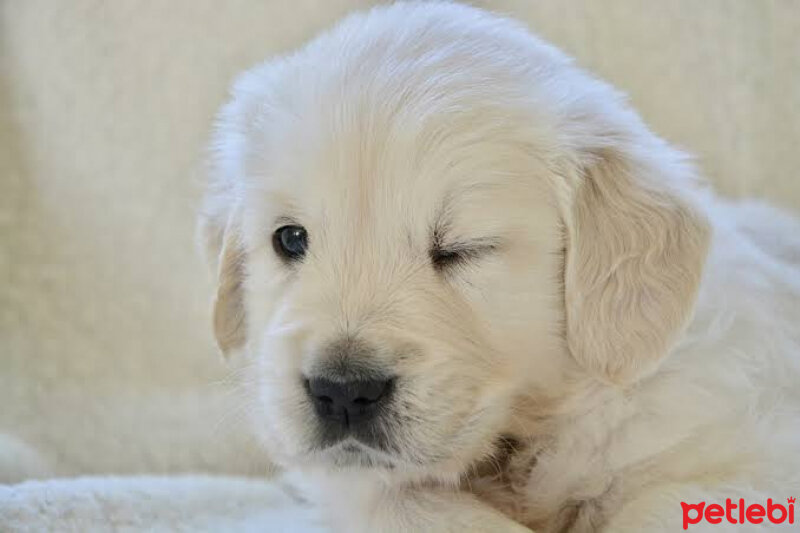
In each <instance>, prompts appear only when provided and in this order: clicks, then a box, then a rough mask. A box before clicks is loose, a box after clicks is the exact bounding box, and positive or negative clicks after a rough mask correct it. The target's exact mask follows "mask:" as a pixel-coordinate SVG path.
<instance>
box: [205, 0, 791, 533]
mask: <svg viewBox="0 0 800 533" xmlns="http://www.w3.org/2000/svg"><path fill="white" fill-rule="evenodd" d="M753 212H755V213H757V216H756V217H753V216H752V213H753ZM741 213H747V214H748V215H747V216H746V217H743V216H741ZM752 218H758V219H759V223H758V224H755V225H750V224H748V222H749V221H751V220H752ZM791 227H795V228H797V227H798V226H797V224H796V222H795V221H794V220H793V219H792V218H791V217H788V216H785V215H781V214H775V213H774V212H773V211H772V210H771V209H770V208H766V207H758V206H755V207H753V206H751V208H750V209H747V210H741V209H740V208H739V207H737V206H733V205H728V204H725V203H723V202H722V201H720V200H718V199H715V198H714V197H713V195H712V194H711V193H710V192H708V191H707V190H705V189H704V188H703V187H702V185H701V184H700V183H699V180H698V176H697V175H696V173H695V170H694V168H693V167H692V165H691V164H690V162H688V161H687V158H686V157H685V156H684V155H683V154H681V153H680V152H678V151H676V150H675V149H673V148H672V147H670V146H669V145H667V144H666V143H665V142H664V141H662V140H661V139H660V138H658V137H657V136H655V135H654V134H653V133H652V132H650V131H649V130H648V128H647V127H646V126H645V125H644V124H643V123H642V121H641V119H640V118H639V116H638V115H637V114H636V113H635V112H634V111H633V110H631V109H630V108H629V107H628V106H627V105H626V103H625V100H624V98H623V97H621V95H620V94H619V93H617V92H616V91H615V90H614V89H612V88H611V87H610V86H608V85H606V84H605V83H603V82H601V81H598V80H596V79H595V78H593V77H591V76H589V75H587V74H586V73H585V72H583V71H581V70H580V69H579V68H578V67H576V66H575V65H574V64H573V63H572V62H571V61H570V60H569V59H568V58H567V57H565V56H564V55H563V54H562V53H560V52H559V51H558V50H556V49H555V48H553V47H551V46H549V45H548V44H545V43H544V42H542V41H540V40H539V39H538V38H536V37H535V36H533V35H531V34H530V33H529V32H528V31H526V30H525V29H524V28H522V27H521V26H520V25H518V24H515V23H514V22H511V21H509V20H506V19H503V18H499V17H496V16H493V15H491V14H488V13H486V12H483V11H481V10H478V9H474V8H470V7H465V6H461V5H457V4H451V3H397V4H394V5H390V6H384V7H379V8H376V9H373V10H372V11H369V12H368V13H364V14H356V15H353V16H351V17H349V18H347V19H346V20H344V21H343V22H342V23H341V24H339V25H338V26H336V27H335V28H333V29H332V30H330V31H328V32H326V33H324V34H322V35H321V36H319V37H318V38H316V39H315V40H313V41H312V42H310V43H309V44H308V45H306V46H305V47H304V48H302V49H300V50H299V51H297V52H294V53H291V54H288V55H285V56H283V57H279V58H275V59H272V60H270V61H268V62H266V63H264V64H262V65H260V66H257V67H256V68H254V69H253V70H251V71H249V72H247V73H245V74H244V75H242V76H241V77H240V78H239V79H238V81H237V82H236V83H235V85H234V88H233V90H232V98H231V101H230V103H228V104H227V105H226V106H225V107H224V108H223V109H222V111H221V113H220V116H219V122H218V127H217V130H216V136H215V140H214V146H213V179H212V181H211V184H210V187H209V190H208V195H207V199H206V204H205V209H204V212H203V216H202V217H201V228H202V233H203V236H204V238H205V241H206V243H207V247H208V250H209V253H210V256H211V258H212V260H213V263H214V265H215V268H216V272H217V273H218V281H219V285H218V291H217V294H216V303H215V312H214V331H215V334H216V338H217V341H218V343H219V346H220V348H221V349H222V351H223V352H225V353H226V354H231V355H235V359H236V360H238V361H240V362H241V364H242V365H244V369H243V370H242V373H243V375H244V376H245V384H246V390H247V401H248V402H250V410H251V411H252V412H253V413H254V416H253V423H254V424H255V425H256V427H257V429H258V431H259V433H260V434H261V436H262V437H263V442H264V445H265V446H266V448H267V450H268V453H269V454H270V457H271V458H272V459H273V460H274V461H275V462H276V463H277V464H278V465H280V466H281V467H282V468H283V469H284V471H285V472H286V473H287V479H291V480H292V481H293V482H294V483H296V485H297V490H299V491H300V494H302V495H303V497H304V498H305V499H307V500H308V501H309V502H311V503H312V504H313V508H314V509H315V510H316V511H317V512H319V513H320V516H321V519H322V521H323V523H324V524H326V525H327V526H330V527H331V528H332V529H334V530H340V531H363V532H374V531H404V530H409V531H414V530H416V531H463V530H485V531H500V530H504V529H508V530H513V529H515V528H516V529H519V530H525V529H526V528H533V529H534V530H536V531H577V532H582V531H597V530H606V531H613V532H618V531H636V532H641V531H678V530H682V528H684V527H687V528H694V529H699V528H702V527H710V528H711V529H712V530H714V531H716V530H717V529H714V525H713V524H716V523H719V522H718V520H721V521H722V523H723V524H724V525H725V526H719V527H720V528H723V527H724V528H725V530H726V531H732V530H734V529H735V528H742V529H743V530H749V529H750V528H753V527H756V526H755V525H754V524H756V523H758V522H756V521H755V520H757V519H758V517H759V512H758V509H756V510H755V511H753V513H752V517H751V516H750V511H749V507H750V506H753V505H761V506H763V507H764V509H763V510H764V511H765V513H767V511H771V512H772V515H769V516H768V517H767V516H765V515H763V514H762V515H761V516H762V522H763V524H767V525H769V524H771V522H770V520H771V519H772V518H771V517H774V518H775V519H776V520H777V518H779V517H780V515H781V513H780V512H779V510H776V509H777V507H776V505H778V504H781V505H782V509H783V510H784V511H786V518H785V521H786V523H788V520H789V518H788V516H789V511H791V516H792V520H794V518H793V517H794V507H793V506H794V504H793V503H791V502H790V501H789V500H787V498H790V497H792V496H794V495H795V492H798V489H799V488H800V423H798V422H800V416H798V409H799V407H800V392H799V391H800V386H798V376H800V372H798V368H799V366H800V365H799V364H798V363H799V362H800V359H798V353H799V350H800V331H799V330H800V327H799V326H798V324H800V309H799V308H800V304H799V303H798V302H800V275H799V274H798V270H797V269H796V265H792V262H791V257H793V256H792V254H791V253H789V252H791V251H792V250H795V251H797V250H800V244H798V240H797V239H798V237H797V235H798V232H797V231H796V230H795V231H794V233H792V231H791V229H790V228H791ZM765 229H766V232H767V233H770V234H775V235H779V234H783V235H785V238H783V239H777V238H767V237H766V236H765V237H764V238H763V241H762V239H761V238H760V237H759V235H761V234H763V233H765ZM792 239H794V240H792ZM778 252H785V253H778ZM768 499H770V502H771V503H770V504H769V505H772V507H769V508H767V507H768V502H767V500H768ZM701 502H702V505H701ZM726 502H727V503H728V504H731V503H735V504H736V505H738V506H740V507H741V508H742V509H741V510H742V513H741V514H740V512H739V510H732V509H726V508H725V506H726ZM718 507H719V509H722V512H723V515H722V518H719V516H718ZM746 508H747V509H746ZM737 509H738V508H737ZM745 510H747V512H744V511H745ZM767 514H769V513H767ZM750 518H752V519H753V520H752V521H751V520H750ZM732 520H733V521H732ZM720 530H721V529H720Z"/></svg>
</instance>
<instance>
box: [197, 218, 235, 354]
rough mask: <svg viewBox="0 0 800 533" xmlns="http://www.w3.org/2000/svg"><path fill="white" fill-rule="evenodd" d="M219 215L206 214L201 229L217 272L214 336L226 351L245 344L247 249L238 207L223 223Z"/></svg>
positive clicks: (223, 350) (201, 222)
mask: <svg viewBox="0 0 800 533" xmlns="http://www.w3.org/2000/svg"><path fill="white" fill-rule="evenodd" d="M220 222H221V221H220V220H219V217H215V216H213V215H209V216H204V217H202V218H201V221H200V232H201V234H202V237H203V238H204V239H205V243H206V249H207V253H208V257H209V259H211V263H212V266H213V267H214V269H215V270H216V275H217V293H216V297H215V299H214V315H213V316H214V318H213V325H214V336H215V337H216V340H217V345H218V346H219V348H220V350H221V351H222V353H223V355H226V356H227V355H228V354H229V353H231V352H232V351H233V350H236V349H239V348H241V347H242V346H243V345H244V342H245V335H246V324H245V313H244V299H243V297H244V294H243V289H242V284H243V282H244V276H245V261H244V259H245V253H244V247H243V246H242V243H241V235H240V231H241V227H240V226H241V225H240V223H239V221H238V216H237V215H236V211H233V212H232V213H231V214H230V215H229V216H228V218H227V220H226V221H225V222H224V224H223V223H220Z"/></svg>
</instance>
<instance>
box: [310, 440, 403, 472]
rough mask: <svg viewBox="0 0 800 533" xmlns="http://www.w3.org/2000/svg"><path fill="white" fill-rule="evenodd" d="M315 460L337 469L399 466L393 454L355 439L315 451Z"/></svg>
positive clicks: (324, 465) (379, 468) (385, 468)
mask: <svg viewBox="0 0 800 533" xmlns="http://www.w3.org/2000/svg"><path fill="white" fill-rule="evenodd" d="M314 462H315V463H317V464H319V465H320V466H323V467H328V468H333V469H336V470H342V469H351V470H353V469H370V470H394V469H395V468H397V466H398V463H397V461H396V459H394V458H393V457H392V456H391V455H389V454H387V453H385V452H381V451H379V450H376V449H374V448H371V447H369V446H366V445H364V444H362V443H360V442H358V441H357V440H355V439H346V440H343V441H341V442H339V443H338V444H335V445H333V446H329V447H327V448H325V449H323V450H320V451H318V452H315V454H314Z"/></svg>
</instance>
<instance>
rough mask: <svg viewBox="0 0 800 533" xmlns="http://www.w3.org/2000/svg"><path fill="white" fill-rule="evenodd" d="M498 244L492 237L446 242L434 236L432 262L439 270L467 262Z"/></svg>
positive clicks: (492, 249) (494, 248)
mask: <svg viewBox="0 0 800 533" xmlns="http://www.w3.org/2000/svg"><path fill="white" fill-rule="evenodd" d="M497 247H498V244H497V242H495V241H494V240H491V239H476V240H473V241H464V242H454V243H449V244H444V243H442V242H440V240H439V239H438V238H437V237H434V240H433V245H432V246H431V249H430V257H431V264H433V267H434V268H435V269H436V270H438V271H440V272H441V271H445V270H447V269H450V268H453V267H456V266H461V265H464V264H467V263H469V262H471V261H475V260H477V259H479V258H480V257H482V256H484V255H487V254H490V253H492V252H494V251H496V250H497Z"/></svg>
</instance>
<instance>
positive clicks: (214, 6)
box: [0, 0, 800, 482]
mask: <svg viewBox="0 0 800 533" xmlns="http://www.w3.org/2000/svg"><path fill="white" fill-rule="evenodd" d="M375 3H377V2H369V1H358V0H292V1H291V2H286V1H284V0H272V1H257V0H227V1H225V2H218V1H212V0H170V1H166V0H120V1H114V2H109V1H104V0H69V1H54V0H0V482H11V481H16V480H20V479H24V478H27V477H48V476H53V475H57V476H64V475H74V474H82V473H101V472H102V473H137V472H156V473H165V472H185V471H206V472H235V473H253V474H255V473H260V472H263V471H264V469H265V464H266V463H265V461H264V459H263V457H262V456H261V454H260V453H258V452H257V451H256V449H255V446H254V444H253V439H252V437H251V436H250V434H249V431H248V430H247V428H246V426H245V424H243V423H242V419H243V416H242V412H241V411H242V409H241V407H240V406H239V405H238V402H236V401H234V400H233V399H232V398H231V396H230V394H229V393H228V390H229V388H230V387H229V383H228V382H229V379H228V374H229V370H227V369H226V367H225V365H224V363H223V361H222V359H221V357H220V356H219V354H218V353H217V351H216V349H215V346H214V343H213V340H212V336H211V331H210V318H209V316H210V312H209V311H210V298H211V294H212V290H211V289H212V282H211V281H212V280H211V276H210V274H209V272H208V271H207V268H206V265H205V263H204V261H203V259H202V258H201V257H200V255H199V253H198V252H197V251H196V248H195V245H194V222H195V212H196V210H197V206H198V199H199V197H200V194H201V192H202V183H203V175H202V168H203V166H202V163H203V157H204V144H205V142H206V139H207V137H208V132H209V129H210V126H211V123H212V120H213V115H214V113H215V110H216V108H217V107H218V106H219V105H220V104H221V103H222V102H223V101H224V99H225V96H226V90H227V85H228V84H229V82H230V80H231V79H232V77H233V76H234V75H235V74H236V73H237V72H239V71H241V70H242V69H245V68H247V67H249V66H251V65H253V64H254V63H256V62H258V61H260V60H263V59H264V58H266V57H268V56H270V55H271V54H274V53H276V52H282V51H287V50H290V49H291V48H293V47H296V46H298V45H300V44H301V43H302V42H303V41H305V40H306V39H308V38H309V37H311V36H312V35H313V34H314V33H315V32H317V31H318V30H320V29H322V28H324V27H326V26H328V25H329V24H331V23H332V22H333V21H335V20H336V19H337V18H339V17H340V16H341V15H343V14H345V13H346V12H348V11H350V10H353V9H356V8H363V7H365V6H368V5H371V4H375ZM473 3H474V4H477V5H482V6H485V7H489V8H491V9H494V10H496V11H500V12H504V13H507V14H509V15H512V16H514V17H517V18H519V19H521V20H522V21H524V22H525V23H526V24H528V25H529V26H530V27H531V28H533V29H534V30H535V31H536V32H538V33H539V34H540V35H542V36H543V37H545V38H546V39H548V40H550V41H551V42H553V43H554V44H556V45H557V46H559V47H560V48H562V49H564V50H565V51H566V52H568V53H570V54H572V55H574V56H575V57H576V58H577V60H578V62H579V63H580V64H581V65H583V66H585V67H587V68H589V69H591V70H592V71H594V72H595V73H596V74H597V75H599V76H601V77H603V78H605V79H607V80H608V81H610V82H611V83H612V84H614V85H615V86H617V87H618V88H620V89H622V90H624V91H626V92H627V93H629V95H630V98H631V100H632V102H633V104H634V106H635V107H636V108H638V109H639V111H641V113H642V115H643V116H644V118H645V120H646V121H647V122H648V123H649V124H650V125H651V126H652V128H653V129H654V130H655V131H656V132H658V133H660V134H661V135H662V136H664V137H665V138H667V139H668V140H670V141H672V142H673V143H675V144H677V145H679V146H681V147H683V148H684V149H686V150H688V151H690V152H693V153H694V154H696V155H697V157H698V160H699V164H700V166H701V168H702V169H703V171H704V173H705V175H706V176H707V178H708V179H709V180H710V181H711V182H712V183H713V184H714V185H715V186H716V188H717V189H718V190H719V191H720V192H721V193H723V194H725V195H727V196H730V197H759V198H765V199H768V200H770V201H772V202H774V203H777V204H779V205H782V206H784V207H788V208H790V209H793V210H794V211H795V212H796V213H800V179H798V172H797V169H798V168H800V148H798V142H800V105H798V95H800V42H798V41H800V37H798V36H800V9H798V4H797V2H795V1H794V0H774V1H769V0H738V1H733V0H705V1H703V2H697V1H695V0H670V1H669V2H641V1H638V0H604V1H602V2H598V1H595V0H564V1H558V2H557V1H531V0H505V1H500V0H498V1H484V2H473Z"/></svg>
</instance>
